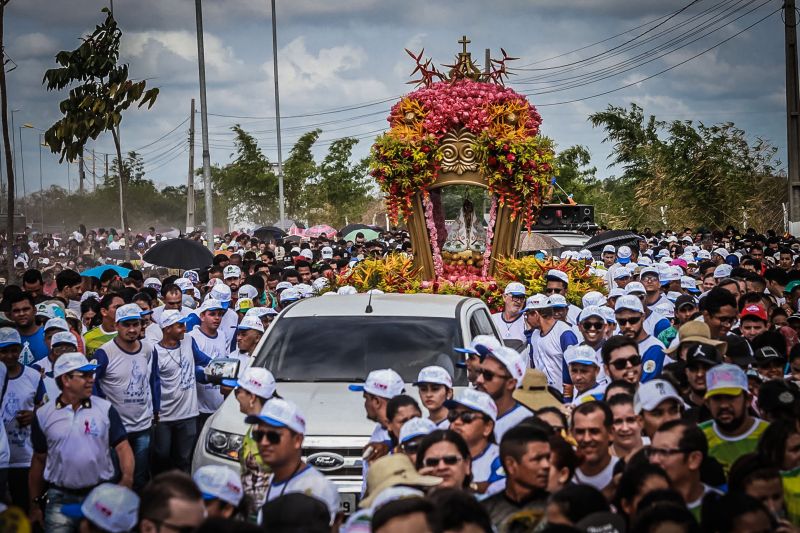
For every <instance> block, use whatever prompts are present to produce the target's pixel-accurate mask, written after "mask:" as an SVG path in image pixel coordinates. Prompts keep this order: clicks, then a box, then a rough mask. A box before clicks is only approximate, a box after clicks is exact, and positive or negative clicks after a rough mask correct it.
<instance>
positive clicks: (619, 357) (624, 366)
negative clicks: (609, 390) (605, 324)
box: [601, 335, 642, 387]
mask: <svg viewBox="0 0 800 533" xmlns="http://www.w3.org/2000/svg"><path fill="white" fill-rule="evenodd" d="M601 354H602V356H603V366H605V370H606V375H608V379H609V380H610V381H611V382H614V381H619V380H621V381H627V382H628V383H630V384H631V385H633V386H634V387H638V386H639V382H640V380H641V378H642V358H641V356H640V355H639V344H638V343H637V342H636V341H635V340H633V339H629V338H628V337H623V336H622V335H614V336H613V337H611V338H610V339H608V340H607V341H606V343H605V344H603V349H602V351H601Z"/></svg>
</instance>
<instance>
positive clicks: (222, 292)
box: [208, 283, 231, 303]
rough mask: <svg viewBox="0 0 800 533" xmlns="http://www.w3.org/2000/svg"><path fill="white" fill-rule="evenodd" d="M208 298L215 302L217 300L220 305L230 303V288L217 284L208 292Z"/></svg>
mask: <svg viewBox="0 0 800 533" xmlns="http://www.w3.org/2000/svg"><path fill="white" fill-rule="evenodd" d="M208 297H209V298H213V299H215V300H219V301H220V302H222V303H227V302H230V301H231V288H230V287H228V286H227V285H225V284H224V283H217V284H216V285H214V288H212V289H211V290H210V291H209V292H208Z"/></svg>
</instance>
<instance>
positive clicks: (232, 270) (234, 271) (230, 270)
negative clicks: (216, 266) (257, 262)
mask: <svg viewBox="0 0 800 533" xmlns="http://www.w3.org/2000/svg"><path fill="white" fill-rule="evenodd" d="M241 275H242V269H241V268H239V267H238V266H236V265H228V266H226V267H225V269H224V270H223V271H222V279H230V278H238V277H241Z"/></svg>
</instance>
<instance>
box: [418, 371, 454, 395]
mask: <svg viewBox="0 0 800 533" xmlns="http://www.w3.org/2000/svg"><path fill="white" fill-rule="evenodd" d="M421 383H431V384H433V385H444V386H445V387H447V388H450V389H452V388H453V378H452V377H450V373H449V372H447V370H445V369H444V368H442V367H440V366H426V367H425V368H423V369H422V370H420V371H419V376H417V381H415V382H414V386H415V387H417V386H419V385H420V384H421Z"/></svg>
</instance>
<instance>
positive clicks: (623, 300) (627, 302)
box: [614, 295, 644, 314]
mask: <svg viewBox="0 0 800 533" xmlns="http://www.w3.org/2000/svg"><path fill="white" fill-rule="evenodd" d="M623 309H627V310H628V311H635V312H637V313H642V314H644V307H643V306H642V301H641V300H640V299H639V298H637V297H636V296H631V295H625V296H620V297H619V298H618V299H617V303H616V304H615V305H614V311H616V312H620V311H622V310H623Z"/></svg>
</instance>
